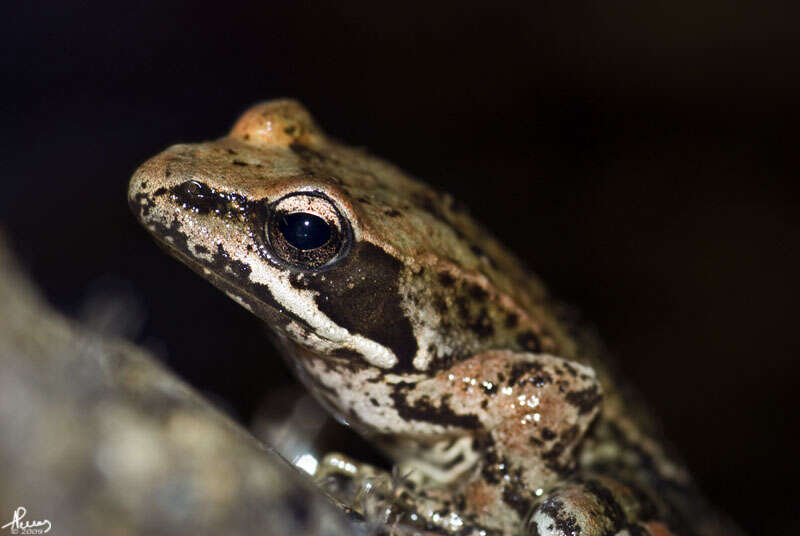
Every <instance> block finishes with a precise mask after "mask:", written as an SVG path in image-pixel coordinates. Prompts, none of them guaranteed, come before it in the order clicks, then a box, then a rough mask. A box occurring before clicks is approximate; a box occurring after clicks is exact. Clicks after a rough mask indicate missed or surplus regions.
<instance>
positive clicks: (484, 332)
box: [467, 308, 494, 339]
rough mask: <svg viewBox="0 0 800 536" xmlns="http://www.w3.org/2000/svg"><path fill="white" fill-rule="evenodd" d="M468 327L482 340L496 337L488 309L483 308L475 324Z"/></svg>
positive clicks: (472, 323)
mask: <svg viewBox="0 0 800 536" xmlns="http://www.w3.org/2000/svg"><path fill="white" fill-rule="evenodd" d="M467 327H468V328H469V329H471V330H472V331H473V332H474V333H475V334H476V335H477V336H478V337H479V338H481V339H487V338H489V337H491V336H492V335H494V325H493V324H492V321H491V319H490V318H489V313H488V312H487V311H486V308H482V309H481V312H480V313H478V317H477V318H476V319H475V320H474V321H473V322H470V323H468V324H467Z"/></svg>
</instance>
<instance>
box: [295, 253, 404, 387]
mask: <svg viewBox="0 0 800 536" xmlns="http://www.w3.org/2000/svg"><path fill="white" fill-rule="evenodd" d="M402 270H403V265H402V263H401V262H400V261H398V260H397V259H395V258H394V257H392V256H391V255H389V254H387V253H386V252H385V251H383V250H382V249H381V248H379V247H377V246H375V245H373V244H370V243H369V242H359V243H357V244H355V245H354V246H353V248H352V250H351V251H350V253H349V255H347V256H346V257H344V258H343V259H342V260H341V261H340V262H338V263H337V264H336V265H335V266H334V267H333V268H331V269H330V270H328V271H326V272H324V273H306V274H304V275H303V277H302V278H300V277H295V276H293V277H291V278H290V282H291V284H292V285H293V286H295V287H296V288H308V289H312V290H315V291H317V293H318V294H317V296H316V297H315V298H314V301H315V302H316V304H317V306H318V307H319V309H320V311H322V312H323V313H324V314H325V315H327V316H328V317H329V318H330V319H331V320H332V321H333V322H335V323H336V324H338V325H340V326H342V327H343V328H345V329H347V330H348V331H350V332H351V333H357V334H360V335H363V336H364V337H366V338H368V339H372V340H374V341H375V342H377V343H379V344H382V345H384V346H386V347H388V348H390V349H391V350H392V351H393V352H394V354H395V355H396V356H397V359H398V363H397V365H396V366H395V367H394V368H393V370H394V371H397V372H410V371H413V370H414V366H413V364H412V361H413V359H414V355H416V353H417V350H418V346H417V340H416V337H415V336H414V330H413V328H412V327H411V322H410V321H409V319H408V318H407V317H406V315H405V313H404V312H403V309H402V308H401V306H400V305H401V299H400V294H399V289H398V282H399V279H400V275H401V272H402Z"/></svg>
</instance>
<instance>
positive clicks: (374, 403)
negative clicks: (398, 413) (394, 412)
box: [369, 397, 380, 407]
mask: <svg viewBox="0 0 800 536" xmlns="http://www.w3.org/2000/svg"><path fill="white" fill-rule="evenodd" d="M369 401H370V404H372V405H373V406H376V407H377V406H380V404H379V403H378V400H377V399H375V398H373V397H370V399H369Z"/></svg>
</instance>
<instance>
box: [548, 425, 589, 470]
mask: <svg viewBox="0 0 800 536" xmlns="http://www.w3.org/2000/svg"><path fill="white" fill-rule="evenodd" d="M578 434H580V429H579V428H578V426H577V425H574V426H571V427H570V428H568V429H567V431H565V432H564V433H563V434H562V435H561V437H560V438H559V440H558V441H556V443H555V444H554V445H553V446H552V448H551V449H550V450H549V451H547V452H545V453H544V454H542V458H543V459H544V460H545V461H547V467H549V468H550V469H552V470H553V471H555V472H556V473H565V472H566V471H568V470H569V469H570V468H569V467H568V466H566V465H562V464H561V463H560V462H559V458H561V455H562V454H563V453H564V451H565V450H566V448H567V447H569V446H572V444H573V443H574V441H575V439H577V437H578Z"/></svg>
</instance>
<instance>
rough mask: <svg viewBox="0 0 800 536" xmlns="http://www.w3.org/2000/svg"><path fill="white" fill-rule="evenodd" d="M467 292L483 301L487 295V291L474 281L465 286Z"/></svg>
mask: <svg viewBox="0 0 800 536" xmlns="http://www.w3.org/2000/svg"><path fill="white" fill-rule="evenodd" d="M467 292H469V295H470V296H472V297H473V298H474V299H476V300H478V301H484V300H486V298H488V297H489V293H488V292H486V290H485V289H484V288H482V287H480V286H479V285H476V284H474V283H470V284H469V286H468V287H467Z"/></svg>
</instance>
